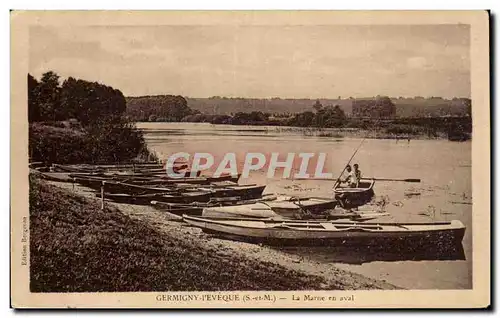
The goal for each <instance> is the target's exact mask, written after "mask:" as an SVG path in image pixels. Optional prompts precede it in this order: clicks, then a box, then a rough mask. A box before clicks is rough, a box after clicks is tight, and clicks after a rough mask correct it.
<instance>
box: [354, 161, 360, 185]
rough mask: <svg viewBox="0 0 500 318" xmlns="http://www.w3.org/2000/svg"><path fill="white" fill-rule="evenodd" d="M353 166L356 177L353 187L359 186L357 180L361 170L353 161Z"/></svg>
mask: <svg viewBox="0 0 500 318" xmlns="http://www.w3.org/2000/svg"><path fill="white" fill-rule="evenodd" d="M353 167H354V175H355V177H356V186H355V188H358V187H359V180H361V170H359V165H358V164H357V163H355V164H354V165H353Z"/></svg>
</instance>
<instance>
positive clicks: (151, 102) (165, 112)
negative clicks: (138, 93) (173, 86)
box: [126, 95, 199, 122]
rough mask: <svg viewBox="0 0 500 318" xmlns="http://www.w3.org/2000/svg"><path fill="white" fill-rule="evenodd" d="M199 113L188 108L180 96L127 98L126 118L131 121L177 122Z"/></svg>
mask: <svg viewBox="0 0 500 318" xmlns="http://www.w3.org/2000/svg"><path fill="white" fill-rule="evenodd" d="M196 113H199V112H195V111H193V110H192V109H191V108H189V107H188V105H187V102H186V99H184V97H182V96H174V95H162V96H143V97H128V98H127V113H126V114H127V116H128V118H130V119H131V120H133V121H161V122H178V121H181V120H182V118H184V117H186V116H188V115H193V114H196Z"/></svg>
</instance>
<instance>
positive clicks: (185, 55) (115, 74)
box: [29, 25, 470, 98]
mask: <svg viewBox="0 0 500 318" xmlns="http://www.w3.org/2000/svg"><path fill="white" fill-rule="evenodd" d="M469 32H470V30H469V27H468V26H464V25H439V26H438V25H427V26H424V25H422V26H417V25H414V26H360V25H356V26H338V25H337V26H335V25H327V26H287V27H285V26H239V27H238V26H154V27H153V26H138V27H78V28H77V27H70V26H65V27H57V28H55V27H32V28H31V29H30V63H29V64H30V65H29V71H30V73H31V74H32V75H34V76H35V77H36V78H40V76H41V74H42V73H43V72H46V71H48V70H53V71H55V72H57V73H58V74H59V75H61V77H62V78H66V77H68V76H73V77H77V78H81V79H85V80H90V81H98V82H101V83H103V84H106V85H110V86H113V87H115V88H118V89H120V90H121V91H122V92H123V93H124V94H125V95H126V96H139V95H156V94H176V95H183V96H189V97H209V96H214V95H219V96H232V97H235V96H241V97H289V98H302V97H305V98H321V97H325V98H328V97H330V98H332V97H337V96H342V97H349V96H352V97H366V96H375V95H389V96H442V97H470V53H469V50H470V36H469Z"/></svg>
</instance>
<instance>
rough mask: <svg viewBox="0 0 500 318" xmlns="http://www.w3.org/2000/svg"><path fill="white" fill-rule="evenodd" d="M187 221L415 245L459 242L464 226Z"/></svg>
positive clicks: (342, 241)
mask: <svg viewBox="0 0 500 318" xmlns="http://www.w3.org/2000/svg"><path fill="white" fill-rule="evenodd" d="M182 218H183V220H184V222H186V223H188V224H190V225H192V226H195V227H199V228H201V229H203V231H205V232H209V233H215V234H219V235H229V236H231V237H236V238H240V239H249V240H252V241H263V242H268V243H278V244H288V243H292V244H305V243H313V244H319V245H324V244H336V245H350V244H354V245H358V244H362V245H377V246H381V244H385V243H387V242H392V243H397V244H402V243H411V244H410V246H412V247H415V246H416V245H418V246H421V245H426V244H431V245H436V244H459V243H460V242H461V241H462V239H463V236H464V233H465V226H464V225H463V223H462V222H460V221H458V220H453V221H451V222H436V223H359V222H338V221H291V220H290V221H286V220H259V221H254V220H252V221H242V220H215V219H209V218H203V217H194V216H189V215H183V216H182Z"/></svg>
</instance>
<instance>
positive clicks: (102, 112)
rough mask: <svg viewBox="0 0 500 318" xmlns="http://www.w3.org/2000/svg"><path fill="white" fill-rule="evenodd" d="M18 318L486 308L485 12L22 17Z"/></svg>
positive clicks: (14, 247)
mask: <svg viewBox="0 0 500 318" xmlns="http://www.w3.org/2000/svg"><path fill="white" fill-rule="evenodd" d="M11 30H12V33H11V83H12V86H11V87H12V89H11V100H12V103H11V109H12V118H11V127H12V130H11V133H12V137H11V138H12V142H11V150H10V151H11V158H12V160H11V162H12V166H11V172H12V173H11V176H12V177H11V212H10V213H11V238H12V240H11V255H10V257H11V267H12V272H11V280H12V284H11V303H12V306H13V307H15V308H48V307H51V308H54V307H61V308H75V307H76V308H104V307H106V308H486V307H488V306H489V305H490V104H489V101H490V96H489V95H490V92H489V85H490V84H489V72H490V70H489V14H488V12H487V11H356V12H354V11H353V12H349V11H338V12H335V11H211V12H204V11H189V12H188V11H185V12H183V11H149V12H145V11H144V12H142V11H57V12H56V11H43V12H42V11H12V12H11Z"/></svg>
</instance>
